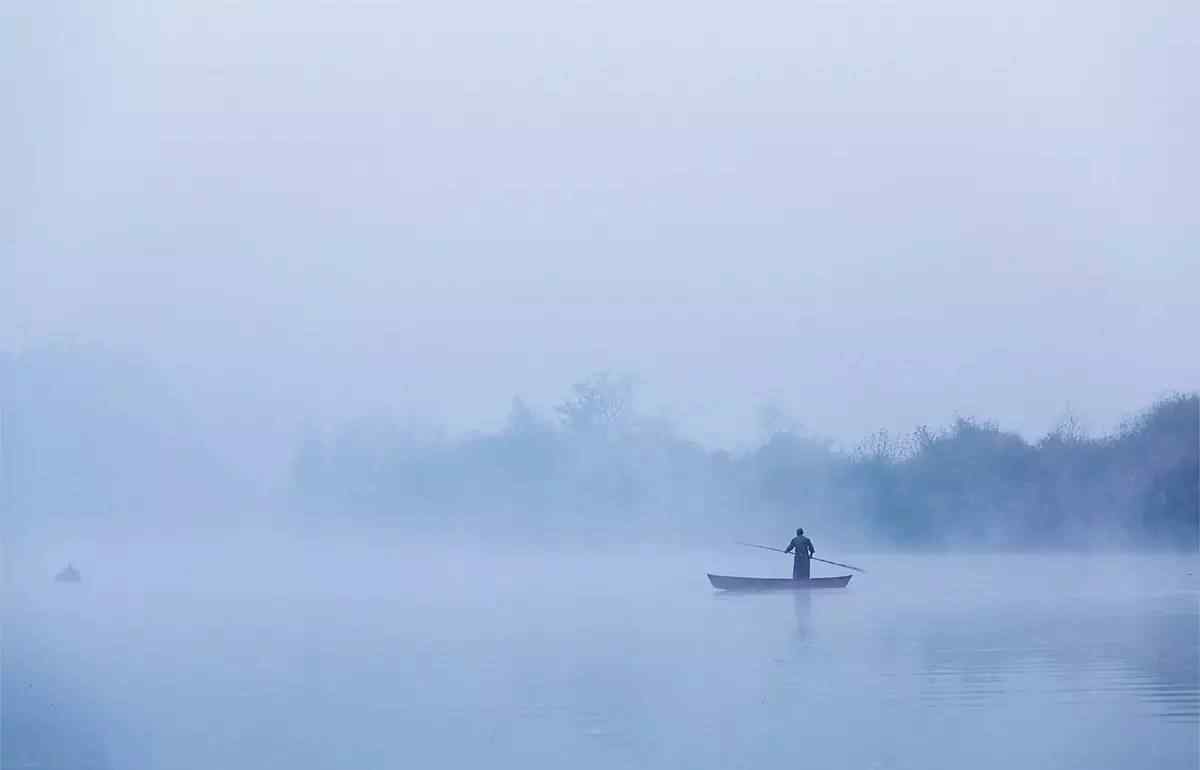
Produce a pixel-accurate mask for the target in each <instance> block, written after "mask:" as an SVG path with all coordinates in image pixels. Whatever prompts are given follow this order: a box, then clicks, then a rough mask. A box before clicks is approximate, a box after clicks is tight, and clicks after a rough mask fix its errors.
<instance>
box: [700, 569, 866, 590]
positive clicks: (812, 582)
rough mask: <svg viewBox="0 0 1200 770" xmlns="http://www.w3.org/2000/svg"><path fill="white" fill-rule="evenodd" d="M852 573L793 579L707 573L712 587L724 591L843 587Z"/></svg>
mask: <svg viewBox="0 0 1200 770" xmlns="http://www.w3.org/2000/svg"><path fill="white" fill-rule="evenodd" d="M851 577H852V575H842V576H840V577H826V578H809V579H808V580H794V579H792V578H752V577H733V576H730V575H713V574H711V573H710V574H709V576H708V582H710V583H712V584H713V588H720V589H723V590H725V591H777V590H788V591H796V590H807V589H810V588H845V587H846V584H847V583H849V582H850V578H851Z"/></svg>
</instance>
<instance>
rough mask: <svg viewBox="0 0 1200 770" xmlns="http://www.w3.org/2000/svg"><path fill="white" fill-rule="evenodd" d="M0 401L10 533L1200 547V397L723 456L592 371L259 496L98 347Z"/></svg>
mask: <svg viewBox="0 0 1200 770" xmlns="http://www.w3.org/2000/svg"><path fill="white" fill-rule="evenodd" d="M0 410H2V422H3V425H2V427H0V431H2V435H0V512H3V517H4V520H5V530H6V532H7V533H8V534H10V535H13V534H19V533H22V532H30V531H32V530H34V529H37V528H38V526H39V525H40V524H42V523H49V522H54V523H55V524H61V523H69V522H70V521H71V520H72V519H76V520H79V521H80V523H81V524H82V523H83V519H88V520H89V523H90V524H93V525H96V524H98V525H100V526H103V525H104V523H105V522H106V521H114V522H115V521H116V520H117V519H120V520H121V521H123V522H130V521H141V522H144V523H145V524H146V525H148V526H151V527H167V528H170V527H171V526H173V525H174V524H178V525H180V526H186V525H188V524H203V523H208V524H212V523H213V522H214V520H215V519H216V518H218V515H217V514H215V513H214V512H216V511H229V510H235V509H240V510H249V509H259V510H261V509H272V510H276V511H280V512H282V513H281V515H280V517H277V518H278V519H279V520H281V521H284V522H287V521H290V522H292V523H294V524H296V525H298V526H313V527H315V528H317V529H320V528H321V526H322V525H330V526H334V527H340V526H357V527H363V526H371V527H377V526H383V527H387V528H389V529H391V528H396V529H406V528H407V529H412V530H413V531H424V532H436V531H446V530H450V531H463V532H465V531H471V530H472V529H474V528H480V531H482V532H485V533H489V537H491V536H494V537H500V538H504V537H507V536H521V535H526V536H537V537H542V538H547V539H574V538H584V539H588V538H595V539H596V540H597V541H600V540H608V539H629V540H638V539H641V538H654V537H656V536H667V537H674V536H677V535H678V534H679V533H689V535H692V534H700V535H701V536H703V537H705V538H707V539H708V540H709V541H710V542H718V541H719V542H724V541H725V540H728V539H730V538H731V537H732V538H733V539H737V538H738V537H748V536H750V535H752V534H754V533H764V532H766V533H771V532H782V533H787V532H790V531H792V530H793V529H794V528H795V527H796V526H797V525H798V522H799V523H800V524H803V526H805V527H806V528H809V529H811V530H813V531H814V532H815V531H823V532H838V533H850V532H857V533H863V534H862V537H861V540H860V542H859V543H856V544H854V545H862V546H865V547H901V548H934V549H938V548H946V547H956V548H1001V549H1004V550H1013V549H1016V550H1045V549H1054V548H1066V549H1071V548H1098V549H1101V550H1107V549H1110V548H1116V549H1123V548H1171V549H1190V550H1193V551H1194V550H1196V549H1197V548H1198V547H1200V457H1198V455H1200V395H1198V394H1197V393H1196V392H1182V393H1175V394H1172V395H1169V396H1165V397H1163V398H1161V399H1159V400H1158V401H1156V402H1154V403H1153V404H1151V405H1150V406H1148V407H1147V408H1145V409H1144V410H1142V411H1141V412H1139V413H1138V414H1137V415H1136V416H1135V417H1133V418H1131V419H1129V420H1127V421H1126V422H1125V423H1123V424H1122V425H1121V426H1119V427H1118V428H1117V429H1116V430H1114V431H1112V432H1110V433H1108V434H1105V435H1098V436H1093V435H1089V434H1088V433H1087V432H1086V431H1085V430H1084V429H1083V427H1082V426H1081V425H1080V423H1079V421H1078V420H1077V419H1074V418H1072V417H1067V418H1064V419H1063V420H1062V422H1061V423H1060V424H1059V425H1058V426H1057V427H1056V428H1055V429H1054V430H1052V431H1051V432H1050V433H1048V434H1047V435H1045V436H1043V437H1041V438H1039V439H1037V440H1034V441H1029V440H1027V439H1025V438H1023V437H1022V436H1020V435H1018V434H1016V433H1013V432H1010V431H1007V430H1004V429H1003V428H1002V427H1001V426H999V425H997V424H995V423H993V422H990V421H987V420H984V419H978V418H972V417H960V418H958V419H956V420H954V421H953V422H952V423H950V424H949V425H946V426H942V427H934V428H931V427H928V426H919V427H917V428H916V429H914V430H913V431H911V432H909V433H908V434H906V435H893V434H889V433H887V432H885V431H881V432H878V433H876V434H873V435H871V436H868V437H867V438H866V439H864V440H863V441H861V442H860V443H859V444H858V445H857V446H855V447H854V448H852V449H843V448H839V447H837V446H835V445H834V443H833V442H832V441H830V440H828V439H825V438H822V437H819V436H814V435H812V434H809V433H806V432H804V431H802V430H800V429H798V428H796V427H794V422H793V421H791V420H789V419H788V418H787V417H786V416H783V415H780V414H778V413H764V421H763V422H764V425H766V426H767V428H766V431H765V435H764V437H763V439H762V440H761V441H760V442H759V443H758V444H756V445H754V446H751V447H749V448H747V449H744V450H738V451H730V450H724V449H712V448H708V447H705V446H702V445H701V444H699V443H697V442H695V441H692V440H690V439H688V438H686V437H685V436H684V435H682V434H681V433H680V432H679V431H678V430H677V429H676V428H675V426H673V425H672V424H671V423H669V422H668V421H665V420H662V419H659V418H655V417H650V416H646V415H644V414H642V413H640V412H638V410H637V409H636V408H635V387H634V385H633V382H632V380H631V379H629V378H623V377H616V376H612V375H608V374H598V375H594V376H592V377H589V378H587V379H585V380H583V381H581V382H579V383H577V384H576V385H575V386H574V387H573V389H572V390H571V392H570V393H569V394H567V396H566V398H564V399H563V400H562V401H561V402H560V403H559V404H558V405H557V406H556V407H555V409H554V410H553V411H552V412H551V413H549V414H546V413H542V412H539V411H538V410H536V409H534V408H532V407H531V406H529V405H528V404H526V403H525V402H523V401H522V400H520V399H514V400H513V402H512V406H511V409H510V411H509V414H508V418H507V420H506V422H505V423H504V425H503V426H501V427H500V428H498V429H496V430H493V431H485V432H474V433H470V434H466V435H460V436H448V435H446V434H445V433H444V432H442V431H439V430H436V429H431V428H428V427H422V426H418V425H414V424H406V423H402V422H399V421H396V420H394V419H390V418H387V417H371V418H361V419H358V420H353V421H350V422H347V423H345V424H343V425H341V426H339V427H337V428H335V429H333V430H330V431H327V432H325V433H323V434H316V433H314V434H311V435H309V436H308V438H306V439H305V440H303V441H301V442H299V445H298V446H296V447H294V450H293V452H292V453H291V457H290V458H287V457H281V458H279V460H280V463H279V464H281V465H283V464H286V465H288V467H289V472H288V474H287V479H286V480H285V481H284V483H283V484H282V488H279V489H274V490H272V491H271V493H270V494H268V495H263V494H262V493H261V492H257V491H255V490H254V485H253V484H249V483H247V482H246V480H245V479H244V478H239V476H238V473H237V472H236V471H231V470H230V467H229V466H230V464H231V461H230V460H229V459H228V458H227V457H224V456H223V455H222V451H221V448H220V447H221V440H220V438H221V437H217V439H218V440H215V441H214V440H207V441H205V440H202V439H201V438H199V436H200V433H201V432H200V431H197V430H195V429H194V426H195V425H196V421H195V415H194V414H193V412H192V411H191V410H189V409H188V408H186V407H185V406H183V405H182V403H181V402H179V401H178V400H176V399H174V398H173V397H172V396H171V394H170V393H169V389H168V388H166V387H165V385H163V383H162V382H161V381H159V380H158V379H157V378H156V377H155V376H154V374H153V372H151V371H149V370H147V369H146V367H144V366H141V365H140V364H138V363H137V362H135V361H131V360H129V359H123V358H120V357H117V356H114V355H111V354H108V353H106V352H104V351H97V350H95V349H93V348H82V349H77V348H74V347H63V348H50V349H45V350H37V351H31V352H25V353H21V354H8V355H5V354H0ZM247 430H253V427H252V426H251V427H248V428H247ZM225 440H227V441H237V437H236V436H227V437H225ZM285 526H286V525H285ZM847 545H851V543H847Z"/></svg>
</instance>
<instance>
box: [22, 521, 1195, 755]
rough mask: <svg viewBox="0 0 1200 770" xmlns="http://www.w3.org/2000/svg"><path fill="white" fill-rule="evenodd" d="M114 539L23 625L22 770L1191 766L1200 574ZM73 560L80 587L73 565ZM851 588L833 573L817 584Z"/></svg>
mask: <svg viewBox="0 0 1200 770" xmlns="http://www.w3.org/2000/svg"><path fill="white" fill-rule="evenodd" d="M818 555H819V556H821V555H827V556H828V557H829V558H833V559H837V560H839V561H848V562H850V563H855V564H861V565H862V566H864V567H866V568H867V569H868V570H869V571H868V572H867V573H866V574H860V575H855V577H854V579H853V580H852V581H851V582H850V585H849V586H848V587H847V588H846V589H843V590H829V591H815V592H810V593H800V594H790V593H782V594H760V595H730V594H725V593H721V592H716V591H714V590H712V588H711V587H710V586H709V584H708V582H707V580H706V579H705V572H706V571H712V572H720V573H724V574H741V575H760V576H786V575H788V574H789V571H790V560H789V559H788V558H787V557H783V556H777V555H774V554H770V553H767V552H753V551H749V550H746V549H741V550H739V549H737V548H736V547H734V546H730V547H728V548H721V549H714V550H707V551H705V550H696V549H685V548H658V547H647V546H643V547H636V548H634V547H630V548H609V547H604V548H602V547H596V548H588V549H583V548H568V549H562V550H551V549H538V548H534V547H525V548H518V547H505V548H501V549H493V550H490V551H489V550H485V548H484V547H483V546H481V545H478V544H476V543H474V542H471V543H468V544H467V545H465V546H461V547H454V548H452V547H447V546H445V545H428V544H426V545H420V546H418V545H417V544H412V543H407V544H406V543H403V542H394V543H385V542H382V541H378V540H377V541H375V542H373V543H356V542H353V541H351V540H346V539H343V540H337V541H336V542H330V543H320V544H317V543H312V542H302V541H299V540H292V541H289V542H287V543H286V544H274V543H273V544H270V545H267V544H264V543H256V544H253V545H251V544H249V543H245V542H240V543H235V544H231V543H224V544H217V543H210V544H208V545H203V546H201V545H195V544H193V545H191V546H188V547H186V548H183V547H174V548H172V547H149V546H145V547H139V546H137V545H127V546H123V547H122V548H121V549H111V548H109V549H107V550H106V549H105V548H103V547H100V546H95V547H94V548H93V549H92V550H91V551H90V552H88V553H87V554H85V556H86V558H85V559H83V560H82V561H80V562H77V563H78V564H79V566H80V568H81V569H82V570H83V574H84V582H83V583H82V584H80V585H59V584H54V583H53V582H51V581H50V580H49V574H52V572H50V571H49V567H50V565H49V563H47V564H46V565H44V566H45V568H46V569H45V570H43V569H42V568H41V566H39V567H38V568H37V569H26V570H25V571H24V572H23V573H22V574H21V575H20V576H19V578H18V579H17V589H16V590H15V592H14V595H13V597H12V599H11V601H10V607H9V610H8V611H7V612H6V616H7V618H6V619H7V620H8V622H7V623H6V628H5V645H6V657H5V669H4V703H3V707H4V709H5V711H4V720H5V734H4V744H3V753H4V759H5V763H4V766H5V767H6V768H8V767H10V766H12V767H17V766H25V767H59V766H61V767H67V766H70V767H74V768H83V767H97V768H99V767H110V768H121V769H122V770H135V769H138V768H154V769H156V770H157V769H159V768H163V769H166V768H170V769H172V770H192V769H193V768H194V769H195V770H200V769H203V770H213V769H214V768H222V769H229V768H241V767H244V768H263V767H287V768H293V769H295V770H307V769H309V768H311V769H314V770H315V769H317V768H376V767H403V766H411V767H466V766H490V767H513V768H523V769H528V768H561V767H571V768H581V769H582V768H597V769H599V768H605V769H611V768H626V767H628V768H641V767H663V768H723V769H724V768H765V767H774V766H797V765H803V766H825V767H842V768H914V769H916V768H920V769H922V770H928V769H929V768H963V767H972V768H1006V770H1007V768H1011V767H1024V768H1079V769H1080V770H1102V769H1103V768H1148V767H1153V768H1159V769H1162V770H1166V769H1170V768H1180V769H1183V768H1197V767H1200V759H1198V746H1200V663H1198V657H1197V656H1198V650H1200V605H1198V597H1200V579H1198V577H1197V575H1198V574H1200V560H1198V559H1197V558H1195V557H1172V556H1114V555H1103V556H1073V555H1052V554H1043V555H1022V556H1011V555H1010V556H1002V555H994V554H993V555H965V554H963V555H955V556H946V555H937V556H923V555H898V554H869V553H858V554H854V553H848V552H847V553H836V554H834V553H828V554H823V553H820V552H819V553H818ZM59 566H61V564H60V565H59ZM844 573H845V570H840V569H838V568H834V567H827V566H825V565H820V564H814V575H816V576H819V575H833V574H844Z"/></svg>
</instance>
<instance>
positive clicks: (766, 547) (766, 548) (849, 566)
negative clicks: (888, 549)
mask: <svg viewBox="0 0 1200 770" xmlns="http://www.w3.org/2000/svg"><path fill="white" fill-rule="evenodd" d="M738 545H744V546H746V547H748V548H761V549H763V550H764V551H775V552H776V553H787V551H785V550H783V549H782V548H772V547H771V546H769V545H758V544H756V543H738ZM809 558H810V559H812V560H813V561H819V562H823V563H825V564H832V565H834V566H835V567H845V568H846V569H852V570H854V571H855V572H866V570H865V569H863V568H862V567H855V566H854V565H853V564H842V563H841V562H840V561H830V560H829V559H818V558H817V557H816V556H810V557H809Z"/></svg>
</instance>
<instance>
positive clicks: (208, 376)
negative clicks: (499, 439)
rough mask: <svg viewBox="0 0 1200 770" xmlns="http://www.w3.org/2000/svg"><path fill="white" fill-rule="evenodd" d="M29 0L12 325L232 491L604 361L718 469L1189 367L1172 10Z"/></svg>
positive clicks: (1186, 212)
mask: <svg viewBox="0 0 1200 770" xmlns="http://www.w3.org/2000/svg"><path fill="white" fill-rule="evenodd" d="M26 5H27V6H28V7H26V8H24V9H23V10H21V11H19V12H17V11H14V13H13V23H12V24H11V25H6V32H5V45H4V46H3V47H2V50H3V52H4V53H3V54H0V56H2V57H3V58H2V59H0V62H2V63H3V64H4V65H5V69H7V70H9V71H12V72H14V73H19V75H18V76H17V77H15V78H14V79H13V80H10V81H9V83H10V85H11V87H12V88H13V89H14V96H15V97H16V100H17V101H16V102H15V104H16V105H18V107H17V111H18V115H17V117H18V119H17V120H14V121H6V125H5V127H4V128H3V129H0V130H3V131H5V132H6V135H7V136H8V138H9V139H10V141H8V142H6V143H5V144H6V145H7V149H6V150H5V152H6V153H8V155H7V157H8V160H9V162H8V163H6V164H5V165H6V167H9V168H11V169H14V170H15V173H14V174H11V175H8V178H7V182H6V184H5V186H4V187H5V189H6V190H7V191H8V198H9V200H10V205H9V206H7V207H6V210H7V211H8V214H9V216H8V217H6V220H7V221H8V223H9V226H8V227H6V228H5V230H6V237H5V239H4V240H5V246H4V248H3V250H0V292H3V293H2V294H0V339H2V340H4V344H6V345H7V346H8V347H9V348H10V349H12V348H19V347H22V346H25V345H29V344H32V345H37V344H40V343H42V342H45V341H47V340H53V339H62V338H69V339H81V340H83V341H85V342H100V343H103V344H107V345H111V346H114V347H117V348H119V349H121V350H128V351H132V352H133V353H135V354H137V355H142V356H144V357H145V358H147V359H148V360H149V361H150V362H151V363H153V364H154V365H155V366H157V367H158V368H159V369H160V370H161V371H162V373H163V375H164V376H165V377H166V378H167V379H168V381H169V382H170V383H171V384H172V385H173V386H174V387H175V388H176V390H177V391H179V392H181V393H185V394H187V395H188V397H189V398H191V399H193V400H194V401H196V402H197V403H199V404H200V405H202V407H203V409H204V411H205V412H206V415H207V419H209V420H210V421H215V422H218V423H219V424H221V425H222V426H227V427H237V428H240V429H241V432H240V435H239V439H238V441H237V442H236V443H237V445H238V447H240V448H242V451H240V453H239V455H238V458H237V459H238V462H239V463H241V464H243V465H248V466H253V468H254V472H255V473H256V474H258V473H268V472H273V473H276V474H278V473H280V472H281V469H282V466H281V465H279V464H278V463H272V462H269V461H268V460H266V459H265V458H275V457H279V456H281V455H282V454H284V450H285V449H287V448H290V446H291V445H292V444H293V443H294V442H295V441H296V439H297V436H298V435H299V434H301V433H302V432H303V430H304V429H305V426H306V425H308V424H311V423H317V424H320V425H326V424H327V423H336V422H338V421H343V420H346V419H350V418H352V417H354V416H356V415H358V414H360V413H363V412H371V411H378V410H385V409H386V410H394V411H399V412H402V413H410V412H415V413H419V414H421V415H425V416H428V417H429V418H430V419H432V420H433V421H435V422H437V423H440V424H444V425H446V426H447V427H448V429H450V430H452V431H465V430H473V429H476V428H480V427H495V426H497V425H499V424H501V423H502V421H503V419H504V415H505V413H506V411H507V407H508V403H509V400H510V399H511V398H512V397H513V396H522V397H524V398H526V399H528V400H529V401H530V402H531V403H533V404H534V405H540V406H543V407H548V406H549V405H550V404H552V403H553V402H554V401H555V399H557V398H559V394H561V393H562V392H564V391H566V390H567V389H568V388H569V387H570V385H571V384H572V383H573V382H576V381H577V380H579V379H580V378H582V377H584V376H586V375H587V374H589V373H590V372H593V371H597V370H613V371H621V372H631V373H634V374H636V375H638V376H639V377H640V378H641V379H642V380H643V382H644V395H643V397H644V398H645V400H646V404H647V407H648V408H649V409H650V410H651V411H654V412H657V413H663V414H665V415H667V416H670V417H672V418H673V419H675V420H677V421H678V422H679V423H680V425H681V426H682V427H683V429H685V430H686V431H687V433H688V435H689V436H693V437H695V438H698V439H700V440H702V441H704V442H705V443H707V444H709V445H714V446H716V445H728V444H730V443H734V442H738V441H748V440H752V439H753V438H754V436H753V427H752V426H753V423H754V420H753V415H754V414H755V412H756V410H757V409H758V408H759V407H760V406H761V405H762V404H763V403H766V402H772V403H777V404H779V405H780V406H782V407H783V408H785V409H786V410H787V411H790V412H792V413H794V414H796V415H798V416H799V419H801V420H802V421H803V423H804V424H805V425H806V426H808V427H809V428H810V429H812V430H813V431H815V432H817V433H819V434H821V435H827V436H832V437H833V438H835V439H837V440H839V441H844V442H846V443H848V444H851V445H852V444H853V443H854V442H856V441H858V440H859V439H860V438H861V437H862V436H864V435H866V434H868V433H870V432H873V431H875V430H878V429H880V428H886V429H888V430H890V431H892V432H899V431H907V430H910V429H911V428H912V427H913V426H915V425H918V424H923V423H927V424H938V425H940V424H946V423H948V422H949V421H951V420H952V419H953V418H954V416H956V415H957V414H986V416H987V417H988V418H989V419H995V420H997V421H998V422H999V423H1000V424H1001V425H1003V426H1005V427H1007V428H1009V429H1011V430H1015V431H1018V432H1020V433H1021V434H1022V435H1025V436H1026V437H1029V438H1032V437H1035V436H1038V435H1041V434H1043V433H1045V432H1046V431H1048V430H1051V429H1052V428H1053V426H1054V425H1055V424H1056V423H1057V421H1058V420H1059V418H1060V417H1061V415H1062V414H1063V412H1064V411H1065V410H1066V409H1068V408H1070V409H1072V410H1075V411H1076V412H1077V413H1079V414H1080V415H1082V416H1083V417H1085V418H1086V419H1087V420H1088V421H1089V423H1090V424H1092V425H1093V427H1094V429H1095V430H1097V431H1107V430H1110V429H1112V428H1114V427H1115V426H1116V425H1117V424H1119V422H1120V421H1121V420H1123V419H1125V418H1126V417H1128V416H1129V413H1130V411H1131V410H1136V409H1139V408H1141V406H1142V405H1144V404H1148V403H1149V402H1151V401H1152V400H1153V399H1155V398H1157V397H1159V396H1161V395H1163V393H1164V392H1165V391H1168V390H1171V389H1191V388H1195V387H1196V385H1197V383H1198V382H1200V369H1198V368H1197V362H1196V357H1195V356H1191V355H1187V354H1186V352H1185V351H1187V350H1188V349H1189V346H1190V332H1188V329H1191V328H1194V327H1196V326H1198V325H1200V315H1198V314H1197V312H1198V311H1197V310H1196V303H1195V302H1194V292H1193V287H1194V286H1195V285H1197V280H1198V279H1200V273H1198V272H1197V270H1198V268H1197V264H1198V263H1197V260H1196V259H1195V255H1194V251H1195V249H1194V243H1195V238H1196V229H1195V227H1196V222H1195V216H1194V211H1193V208H1194V207H1192V206H1191V205H1190V201H1191V200H1193V199H1194V198H1195V193H1196V192H1197V191H1196V189H1195V183H1194V179H1195V178H1196V173H1195V172H1196V170H1197V157H1196V150H1195V144H1194V142H1191V141H1188V139H1187V138H1188V137H1190V136H1192V135H1194V134H1195V133H1197V130H1198V129H1200V126H1197V120H1196V107H1195V105H1194V103H1193V102H1194V100H1191V99H1188V98H1186V94H1187V92H1188V85H1189V83H1188V82H1187V80H1186V77H1187V76H1186V74H1185V73H1188V72H1191V71H1193V70H1195V69H1196V68H1197V62H1196V60H1195V50H1194V46H1191V45H1189V44H1188V40H1187V38H1186V35H1185V34H1184V32H1183V30H1186V29H1188V28H1189V26H1190V25H1191V24H1194V23H1195V22H1196V21H1197V19H1196V16H1195V13H1196V12H1195V10H1194V9H1193V8H1191V6H1190V5H1188V4H1186V3H1178V2H1173V1H1172V0H1161V1H1159V2H1150V3H1142V4H1139V5H1138V6H1137V8H1130V7H1129V6H1128V4H1127V3H1119V2H1100V3H1094V2H1092V3H1082V2H1071V3H1066V4H1056V5H1055V6H1054V7H1052V8H1051V7H1047V6H1045V5H1044V4H1040V3H1031V2H1026V3H1017V4H1007V5H1005V6H1003V7H994V8H971V9H963V8H960V7H958V6H957V5H955V4H952V3H945V2H936V1H935V2H930V1H928V0H923V1H922V2H919V3H917V4H916V5H911V4H910V5H906V6H905V7H903V8H900V7H898V6H894V5H891V4H888V3H867V4H861V3H860V4H854V5H847V4H844V3H836V2H830V3H818V4H813V5H809V6H805V7H804V8H797V7H794V6H792V5H790V4H783V3H757V4H755V5H753V6H750V7H746V8H741V9H738V10H736V11H735V10H733V9H731V8H729V7H727V6H725V5H721V4H714V3H708V4H705V3H701V4H696V3H687V4H682V3H667V4H659V5H656V6H655V8H653V9H649V8H645V7H644V4H635V3H616V4H613V3H608V4H604V5H603V6H599V5H589V4H580V3H574V4H569V5H561V4H553V3H546V2H539V1H537V0H532V1H526V2H521V3H518V4H517V5H507V6H505V7H504V9H503V10H500V9H489V8H484V7H481V6H478V5H477V4H475V5H472V4H463V3H451V4H439V5H438V6H437V7H436V8H433V7H428V8H414V7H411V6H409V5H403V4H390V3H374V2H373V3H347V4H336V5H335V4H328V3H315V2H301V3H286V4H285V3H278V2H262V3H253V4H249V3H220V4H213V3H201V2H172V3H166V4H158V5H156V6H155V7H154V8H152V9H151V8H146V7H144V6H142V5H139V4H133V3H114V4H109V5H107V6H105V8H104V9H103V10H97V9H93V8H89V7H87V6H86V5H84V4H79V3H71V2H59V3H39V4H36V5H33V4H26ZM1100 372H1103V375H1102V376H1098V374H1099V373H1100ZM267 405H270V406H271V407H277V409H270V410H268V409H265V408H264V407H266V406H267ZM251 426H252V429H249V428H250V427H251Z"/></svg>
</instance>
